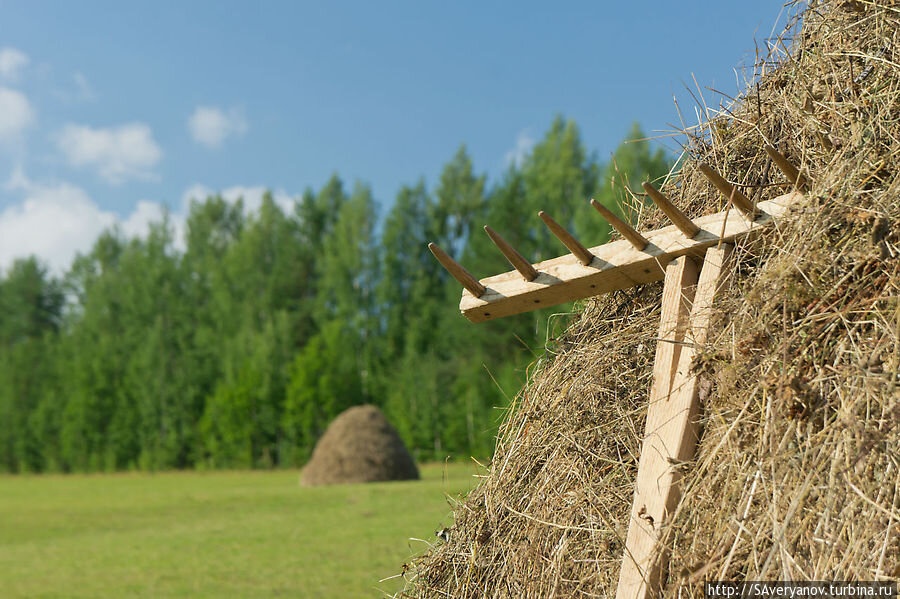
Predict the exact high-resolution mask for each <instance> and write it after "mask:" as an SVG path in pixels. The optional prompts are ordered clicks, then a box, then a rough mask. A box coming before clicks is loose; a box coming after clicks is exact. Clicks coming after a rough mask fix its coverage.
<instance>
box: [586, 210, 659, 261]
mask: <svg viewBox="0 0 900 599" xmlns="http://www.w3.org/2000/svg"><path fill="white" fill-rule="evenodd" d="M591 206H593V207H594V208H595V209H596V210H597V212H599V213H600V214H601V215H602V216H603V218H605V219H606V221H607V222H608V223H609V224H611V225H612V226H613V228H614V229H615V230H616V231H618V232H619V234H620V235H621V236H622V237H624V238H625V239H627V240H628V241H629V242H631V245H633V246H634V247H635V248H636V249H638V250H641V251H643V249H644V248H646V247H647V246H648V245H650V242H649V241H647V239H646V238H645V237H644V236H643V235H641V234H640V233H638V232H637V231H635V230H634V229H633V228H632V227H631V225H629V224H628V223H626V222H625V221H624V220H622V219H621V218H619V217H618V216H616V215H615V214H613V213H612V212H610V211H609V209H607V207H606V206H604V205H603V204H601V203H600V202H598V201H597V200H595V199H593V198H591Z"/></svg>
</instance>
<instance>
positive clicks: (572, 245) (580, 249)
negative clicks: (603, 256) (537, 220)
mask: <svg viewBox="0 0 900 599" xmlns="http://www.w3.org/2000/svg"><path fill="white" fill-rule="evenodd" d="M538 216H540V217H541V220H542V221H544V224H545V225H547V228H548V229H550V232H551V233H553V234H554V235H555V236H556V238H557V239H559V240H560V241H561V242H562V244H563V245H564V246H566V247H567V248H569V251H570V252H572V254H573V255H574V256H575V257H576V258H578V261H579V262H581V263H582V264H584V265H585V266H587V265H588V264H590V263H591V261H592V260H593V259H594V255H593V254H592V253H590V252H589V251H587V248H586V247H584V246H583V245H581V243H580V242H579V241H578V240H577V239H575V237H573V236H572V234H571V233H569V232H568V231H566V230H565V229H564V228H562V226H560V224H559V223H558V222H556V221H555V220H553V218H551V217H550V215H549V214H547V213H546V212H544V211H543V210H541V211H540V212H538Z"/></svg>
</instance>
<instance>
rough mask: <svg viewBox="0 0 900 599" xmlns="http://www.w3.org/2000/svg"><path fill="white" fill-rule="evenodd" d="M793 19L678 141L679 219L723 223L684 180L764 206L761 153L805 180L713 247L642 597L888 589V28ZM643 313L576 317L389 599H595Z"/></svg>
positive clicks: (767, 179)
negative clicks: (756, 232) (722, 261)
mask: <svg viewBox="0 0 900 599" xmlns="http://www.w3.org/2000/svg"><path fill="white" fill-rule="evenodd" d="M810 4H811V5H813V6H812V7H810V8H808V9H806V10H805V12H804V13H803V14H801V15H798V17H800V18H801V20H800V21H799V22H802V28H801V27H800V26H799V25H798V26H796V27H794V28H793V29H791V30H789V31H787V32H786V33H785V34H784V35H783V36H782V39H781V40H779V41H777V42H774V43H773V44H772V46H771V47H772V48H773V56H770V57H768V58H767V59H766V60H765V61H764V62H762V63H761V64H760V65H759V69H760V73H759V74H760V75H761V76H760V77H759V78H758V80H757V81H758V83H754V84H753V85H752V86H750V87H749V88H748V90H747V92H746V93H745V94H744V95H743V96H742V97H741V98H740V99H739V100H738V101H737V102H736V103H734V104H733V105H731V106H730V107H728V109H727V110H724V109H723V110H717V111H716V110H712V109H711V108H710V109H708V112H706V115H707V118H708V119H709V120H708V121H706V122H704V123H703V124H702V125H700V126H698V127H695V128H693V129H690V130H688V131H686V132H685V133H686V143H685V149H686V150H687V152H688V156H687V157H686V158H689V160H687V161H686V162H685V167H684V169H683V170H682V172H681V173H680V174H679V175H678V176H677V177H675V178H674V179H673V180H670V181H668V182H667V183H666V191H667V192H668V195H669V197H670V198H673V200H674V201H675V203H676V204H678V205H679V206H680V207H681V208H682V209H683V210H684V211H685V212H687V213H688V214H689V215H690V216H692V217H696V216H700V215H703V214H709V213H712V212H716V211H719V210H722V209H723V208H724V205H723V200H722V199H721V197H720V196H719V195H718V194H717V193H716V192H715V191H714V190H713V189H712V188H711V187H710V185H709V184H708V183H707V181H706V180H705V179H704V178H703V177H702V176H700V174H699V173H698V170H697V168H696V166H695V165H696V162H695V161H696V160H703V161H706V162H708V163H710V164H712V165H713V166H714V167H716V168H717V169H718V170H719V171H720V172H722V173H725V174H726V175H727V177H728V178H729V179H730V180H731V181H734V182H736V183H739V184H740V185H741V186H742V187H743V189H744V190H745V191H746V192H747V194H748V195H749V196H751V197H753V198H756V199H760V198H768V197H773V196H774V195H777V194H778V193H781V192H783V191H787V189H788V187H787V185H786V184H785V181H784V178H783V176H782V175H780V173H779V172H778V171H777V169H776V168H774V166H773V165H772V164H771V162H770V160H769V159H768V158H767V156H766V154H765V153H764V152H763V146H764V144H766V143H771V144H773V145H775V146H776V147H777V148H778V149H779V150H780V151H781V152H782V153H783V154H785V155H786V156H788V157H789V158H790V159H791V160H792V161H793V162H794V163H796V164H802V166H803V168H804V169H805V170H806V172H807V174H808V175H809V177H810V180H811V181H812V185H811V189H810V190H809V193H808V194H807V201H806V204H805V205H803V206H801V207H800V208H799V209H797V210H795V211H794V212H793V213H792V214H791V215H790V216H788V217H786V218H785V219H784V220H783V221H781V222H780V224H779V225H778V226H777V229H776V230H773V231H772V232H771V233H769V234H768V235H767V236H766V237H765V238H764V239H762V240H761V243H759V244H757V245H755V246H753V247H749V246H744V247H740V246H739V247H738V248H737V252H736V256H737V259H738V267H739V268H738V271H737V274H738V276H736V277H735V278H734V280H733V282H732V285H731V287H730V289H729V290H728V291H725V292H723V293H722V294H721V296H720V298H719V299H718V300H717V308H718V311H719V314H718V317H717V319H716V320H715V322H714V326H713V328H712V329H711V331H710V341H709V343H708V345H707V346H706V347H705V348H703V352H702V356H701V359H700V360H699V362H698V363H697V366H696V367H697V368H698V369H699V371H700V372H701V374H702V377H703V379H704V381H705V383H704V388H703V391H702V392H701V401H702V406H703V431H702V437H701V441H700V445H699V447H698V454H697V458H696V460H695V461H694V462H692V463H690V464H686V465H685V481H684V494H683V497H682V500H681V503H680V505H679V507H678V509H677V510H676V512H675V513H674V516H673V521H672V523H671V525H670V526H669V527H668V530H669V532H670V533H671V534H670V535H669V536H668V540H667V542H666V546H667V547H668V549H669V552H670V555H671V558H670V560H669V566H668V569H667V571H666V573H665V578H666V583H665V584H666V586H665V591H664V593H663V595H664V596H665V597H702V596H703V590H702V582H703V581H704V580H723V579H725V580H728V579H751V580H767V579H800V580H802V579H809V580H873V579H885V578H892V577H893V578H897V577H900V398H898V365H900V339H898V328H900V304H898V296H900V198H898V193H900V184H898V173H900V7H898V6H897V4H896V3H894V2H890V1H888V0H866V1H859V2H844V1H840V2H838V1H833V2H819V3H814V2H810ZM748 41H749V40H748ZM710 95H712V94H706V96H707V97H706V99H705V102H707V103H711V102H712V100H711V98H710V97H709V96H710ZM698 100H699V98H698ZM700 101H701V102H702V100H700ZM701 111H707V109H706V108H704V107H703V106H701ZM640 218H641V225H642V227H643V228H651V227H654V226H657V225H659V224H660V223H662V222H663V220H662V217H661V215H660V214H659V213H658V212H656V210H655V209H654V208H645V209H643V213H642V214H641V215H640ZM659 298H660V286H659V285H655V286H646V287H643V288H637V289H635V290H630V291H626V292H619V293H614V294H611V295H608V296H605V297H603V298H599V299H594V300H590V301H588V302H586V304H585V306H584V310H583V313H582V314H581V315H580V317H578V318H577V319H576V320H575V322H574V323H573V324H572V325H571V327H570V329H569V330H568V332H567V333H566V334H565V335H564V336H563V337H562V338H561V339H559V340H558V341H557V342H556V343H555V345H554V346H553V347H551V348H550V351H549V353H548V354H547V355H546V357H545V358H543V359H542V360H541V361H540V363H539V364H538V365H537V368H536V369H535V372H536V374H534V376H533V377H532V378H531V381H530V383H529V385H528V387H527V388H526V389H525V390H524V391H523V392H522V393H521V394H520V395H519V397H518V398H517V399H516V401H515V403H514V405H513V406H512V408H511V409H510V411H509V416H508V418H507V420H506V421H505V423H504V425H503V428H502V430H501V435H500V438H499V441H498V444H497V449H496V453H495V455H494V459H493V462H492V464H491V466H490V470H489V472H488V473H487V476H486V478H485V479H484V480H483V481H482V484H481V485H480V486H479V487H477V488H476V489H475V490H474V491H473V492H472V493H471V494H470V495H469V497H468V498H467V499H466V500H465V502H464V503H463V504H462V505H461V506H460V507H459V508H458V509H457V510H456V513H455V523H454V525H453V526H452V527H451V528H450V530H449V536H448V540H447V541H446V542H441V543H439V544H437V545H436V546H435V547H434V548H433V549H432V550H431V551H430V552H429V553H427V554H426V555H424V556H422V557H421V558H420V559H419V560H417V561H416V563H415V564H413V567H412V568H411V569H410V572H411V573H410V574H408V575H407V577H408V580H410V584H409V585H408V588H407V590H406V594H407V595H408V596H415V597H423V598H424V597H448V596H452V597H457V598H461V597H473V598H474V597H479V598H481V597H516V598H519V597H550V596H555V597H612V596H614V595H615V586H616V582H617V579H618V574H619V567H620V563H621V560H622V552H623V541H624V538H625V533H626V529H627V526H628V517H629V510H630V506H631V502H632V495H633V481H634V479H635V474H636V470H637V460H638V454H639V451H640V446H641V445H640V442H641V436H642V432H643V429H644V419H645V417H646V410H647V394H648V390H649V386H650V378H651V374H652V373H651V368H652V359H653V355H654V347H655V340H654V337H655V336H656V332H657V327H658V322H659V307H658V306H659Z"/></svg>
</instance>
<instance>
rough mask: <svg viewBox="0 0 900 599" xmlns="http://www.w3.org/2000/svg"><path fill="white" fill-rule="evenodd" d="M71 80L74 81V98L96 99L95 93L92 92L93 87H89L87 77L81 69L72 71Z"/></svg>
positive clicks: (87, 100)
mask: <svg viewBox="0 0 900 599" xmlns="http://www.w3.org/2000/svg"><path fill="white" fill-rule="evenodd" d="M72 81H74V82H75V99H76V100H82V101H84V102H89V101H91V100H96V99H97V94H96V92H94V88H93V87H91V84H90V82H89V81H88V80H87V77H85V76H84V74H83V73H82V72H81V71H75V72H74V73H72Z"/></svg>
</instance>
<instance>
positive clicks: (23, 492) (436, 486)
mask: <svg viewBox="0 0 900 599" xmlns="http://www.w3.org/2000/svg"><path fill="white" fill-rule="evenodd" d="M421 471H422V477H423V480H421V481H413V482H396V483H378V484H368V485H342V486H336V487H318V488H303V487H300V486H298V484H297V480H298V472H296V471H276V472H208V473H187V472H185V473H164V474H156V475H151V474H114V475H70V476H25V477H13V476H5V477H0V596H2V597H4V598H10V597H29V598H31V597H67V598H68V597H73V598H74V597H216V598H222V597H380V596H383V592H382V591H386V592H394V591H396V590H397V589H398V588H399V579H393V580H389V581H386V582H383V583H379V582H378V581H379V579H381V578H386V577H388V576H391V575H394V574H397V573H399V571H400V567H401V564H402V563H403V562H404V561H405V560H406V559H408V558H409V557H410V555H411V554H412V553H416V552H419V551H421V550H422V549H423V548H424V547H425V545H424V544H423V543H421V542H417V541H410V540H409V539H410V537H415V538H419V539H427V540H428V541H433V540H434V538H435V537H434V531H435V530H436V529H437V528H438V527H439V526H440V525H441V524H449V522H450V506H449V505H448V503H447V500H446V497H445V494H450V495H457V494H459V493H461V492H465V491H466V490H468V489H470V488H471V486H472V485H473V482H474V480H475V479H473V478H472V476H471V475H472V474H474V473H475V468H474V467H473V466H471V465H468V464H449V465H443V464H435V465H426V466H424V467H422V468H421Z"/></svg>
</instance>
